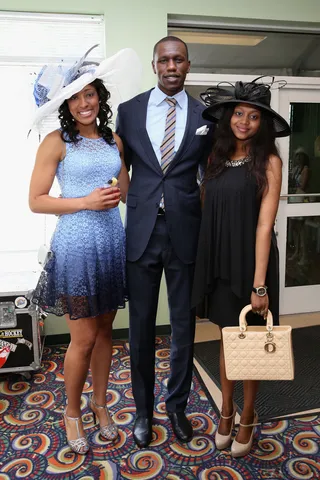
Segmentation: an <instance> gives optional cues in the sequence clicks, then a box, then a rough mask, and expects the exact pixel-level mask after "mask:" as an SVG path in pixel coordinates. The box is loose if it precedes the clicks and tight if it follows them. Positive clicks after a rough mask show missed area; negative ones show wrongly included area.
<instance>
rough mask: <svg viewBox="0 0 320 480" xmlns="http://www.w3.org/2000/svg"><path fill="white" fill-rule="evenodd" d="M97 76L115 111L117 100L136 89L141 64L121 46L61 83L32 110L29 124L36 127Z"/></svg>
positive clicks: (128, 96)
mask: <svg viewBox="0 0 320 480" xmlns="http://www.w3.org/2000/svg"><path fill="white" fill-rule="evenodd" d="M97 78H99V79H100V80H102V81H103V83H104V85H105V86H106V88H107V89H108V91H109V92H110V98H111V106H112V110H113V111H115V109H116V108H117V107H118V105H119V103H121V102H124V101H125V100H128V99H130V98H132V97H133V96H134V95H137V94H138V93H139V91H140V87H141V79H142V66H141V62H140V59H139V57H138V55H137V53H136V52H135V51H134V50H133V49H131V48H124V49H122V50H120V51H119V52H117V53H116V54H115V55H113V56H112V57H109V58H107V59H105V60H103V61H102V62H101V63H100V65H98V66H97V67H96V69H94V70H91V71H90V72H86V73H84V74H83V75H81V76H80V77H78V78H77V79H76V80H74V81H73V82H71V83H70V84H69V85H67V86H65V87H63V88H62V89H61V90H60V91H59V92H57V94H56V95H55V96H54V97H53V98H52V99H51V100H49V101H48V102H47V103H45V104H44V105H42V106H41V107H39V108H38V109H37V110H36V112H35V115H34V117H33V122H32V127H31V128H39V127H40V125H41V122H42V121H43V119H44V118H46V117H47V116H49V115H51V114H53V113H55V112H56V111H57V110H58V109H59V107H60V106H61V105H62V104H63V102H64V101H65V100H68V99H69V98H71V97H72V95H75V94H76V93H78V92H80V91H81V90H82V89H83V88H84V87H85V86H86V85H89V84H90V83H92V82H93V81H94V80H96V79H97Z"/></svg>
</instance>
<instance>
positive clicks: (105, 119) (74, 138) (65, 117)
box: [59, 78, 115, 145]
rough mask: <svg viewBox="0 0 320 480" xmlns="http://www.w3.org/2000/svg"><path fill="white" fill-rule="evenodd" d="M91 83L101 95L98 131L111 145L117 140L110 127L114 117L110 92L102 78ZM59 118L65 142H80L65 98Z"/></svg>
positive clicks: (60, 108) (99, 95)
mask: <svg viewBox="0 0 320 480" xmlns="http://www.w3.org/2000/svg"><path fill="white" fill-rule="evenodd" d="M90 85H92V86H93V87H94V88H95V89H96V91H97V94H98V97H99V104H100V108H99V113H98V116H97V118H98V119H99V122H98V133H99V135H100V136H101V137H102V138H103V139H104V140H105V141H106V142H107V143H108V144H109V145H113V144H114V143H115V141H114V138H113V134H112V130H111V128H110V127H109V123H110V119H111V117H112V111H111V108H110V106H109V104H108V100H109V98H110V92H109V91H108V90H107V89H106V87H105V86H104V84H103V82H102V80H100V79H99V78H97V79H96V80H94V81H93V82H92V83H90ZM59 120H60V125H61V138H62V140H63V141H64V142H69V143H78V142H79V141H81V138H80V137H79V130H77V128H76V124H75V122H74V119H73V116H72V115H71V113H70V110H69V106H68V102H67V100H65V101H64V102H63V104H62V105H61V106H60V107H59Z"/></svg>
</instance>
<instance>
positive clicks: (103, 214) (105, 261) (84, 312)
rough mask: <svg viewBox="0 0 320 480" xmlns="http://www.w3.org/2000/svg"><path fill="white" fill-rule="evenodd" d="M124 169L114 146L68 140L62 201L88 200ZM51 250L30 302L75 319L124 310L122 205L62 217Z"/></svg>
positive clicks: (59, 174) (60, 174)
mask: <svg viewBox="0 0 320 480" xmlns="http://www.w3.org/2000/svg"><path fill="white" fill-rule="evenodd" d="M120 169H121V159H120V156H119V152H118V149H117V146H116V144H114V145H108V144H107V143H106V142H105V140H104V139H103V138H98V139H89V138H84V137H80V140H79V142H78V143H76V144H74V143H69V142H67V143H66V156H65V158H64V159H63V160H62V161H61V162H60V164H59V166H58V169H57V174H56V176H57V179H58V182H59V185H60V189H61V194H62V197H63V198H78V197H84V196H87V195H88V194H90V193H91V192H92V191H93V190H94V189H96V188H99V187H103V186H104V185H106V184H107V182H108V180H109V179H111V178H112V177H118V175H119V173H120ZM51 251H52V254H51V256H50V258H49V260H48V262H47V264H46V265H45V268H44V270H43V271H42V273H41V275H40V279H39V282H38V284H37V287H36V289H35V291H34V293H33V298H32V301H33V302H34V303H35V304H37V305H39V306H40V307H41V308H42V309H43V310H44V311H45V312H48V313H53V314H55V315H57V316H62V315H64V314H69V316H70V318H71V319H73V320H75V319H78V318H86V317H96V316H98V315H102V314H105V313H108V312H111V311H114V310H117V309H119V308H124V307H125V302H126V300H127V291H126V279H125V260H126V259H125V232H124V227H123V224H122V220H121V216H120V211H119V208H118V207H117V208H112V209H108V210H99V211H95V210H81V211H80V212H76V213H71V214H65V215H61V216H60V217H59V219H58V221H57V226H56V229H55V232H54V234H53V237H52V240H51Z"/></svg>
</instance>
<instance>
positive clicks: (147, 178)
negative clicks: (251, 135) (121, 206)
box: [117, 90, 213, 264]
mask: <svg viewBox="0 0 320 480" xmlns="http://www.w3.org/2000/svg"><path fill="white" fill-rule="evenodd" d="M150 93H151V90H149V91H147V92H144V93H142V94H140V95H138V96H136V97H134V98H133V99H131V100H129V101H127V102H125V103H122V104H120V106H119V108H118V117H117V133H118V134H119V136H120V137H121V139H122V141H123V144H124V155H125V162H126V165H127V168H128V170H129V169H130V168H131V169H132V175H131V182H130V186H129V191H128V196H127V217H126V233H127V259H128V260H129V261H131V262H134V261H136V260H138V259H139V258H140V257H141V255H142V254H143V253H144V251H145V249H146V247H147V244H148V242H149V239H150V236H151V233H152V231H153V229H154V226H155V223H156V219H157V214H158V209H159V202H160V199H161V195H162V192H164V199H165V209H166V224H167V228H168V233H169V236H170V239H171V242H172V245H173V248H174V251H175V253H176V255H177V256H178V257H179V258H180V260H181V261H182V262H183V263H186V264H189V263H193V262H194V261H195V256H196V249H197V243H198V234H199V228H200V220H201V205H200V194H199V187H198V183H197V171H198V167H199V165H200V164H202V165H203V166H204V167H205V166H206V164H207V159H208V155H209V153H210V150H211V146H212V132H213V130H212V124H211V125H210V124H209V125H207V126H208V127H209V131H208V133H207V135H196V130H197V129H198V128H199V127H201V126H202V125H206V124H207V123H208V122H206V121H205V120H203V118H202V111H203V110H204V108H205V107H204V106H203V105H202V104H201V103H200V102H198V101H197V100H195V99H194V98H193V97H191V96H190V95H188V114H187V123H186V129H185V133H184V137H183V139H182V142H181V145H180V148H179V150H178V151H177V153H176V154H175V156H174V158H173V160H172V161H171V163H170V164H169V167H168V168H167V170H166V172H165V174H164V173H163V172H162V169H161V166H160V164H159V161H158V159H157V156H156V154H155V152H154V150H153V147H152V144H151V141H150V139H149V136H148V133H147V130H146V117H147V106H148V100H149V96H150Z"/></svg>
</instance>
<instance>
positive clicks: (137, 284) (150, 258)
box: [127, 215, 195, 418]
mask: <svg viewBox="0 0 320 480" xmlns="http://www.w3.org/2000/svg"><path fill="white" fill-rule="evenodd" d="M163 271H164V273H165V278H166V284H167V290H168V300H169V308H170V323H171V332H172V338H171V350H170V376H169V380H168V385H167V388H168V392H167V395H166V398H165V401H166V408H167V411H168V412H182V411H184V410H185V408H186V405H187V401H188V396H189V392H190V387H191V381H192V369H193V342H194V333H195V312H194V311H192V310H191V289H192V283H193V274H194V264H185V263H183V262H182V261H181V260H180V259H179V258H178V257H177V255H176V254H175V252H174V250H173V247H172V245H171V241H170V237H169V234H168V231H167V226H166V220H165V216H160V215H158V217H157V221H156V224H155V227H154V230H153V232H152V234H151V238H150V240H149V243H148V246H147V248H146V250H145V251H144V253H143V255H142V256H141V257H140V258H139V259H138V260H137V261H135V262H129V261H128V262H127V280H128V287H129V294H130V297H129V310H130V358H131V377H132V389H133V396H134V400H135V403H136V408H137V414H138V415H143V416H148V417H149V418H151V417H152V415H153V404H154V382H155V371H154V369H155V331H156V327H155V326H156V315H157V307H158V297H159V289H160V281H161V277H162V273H163Z"/></svg>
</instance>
